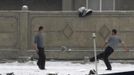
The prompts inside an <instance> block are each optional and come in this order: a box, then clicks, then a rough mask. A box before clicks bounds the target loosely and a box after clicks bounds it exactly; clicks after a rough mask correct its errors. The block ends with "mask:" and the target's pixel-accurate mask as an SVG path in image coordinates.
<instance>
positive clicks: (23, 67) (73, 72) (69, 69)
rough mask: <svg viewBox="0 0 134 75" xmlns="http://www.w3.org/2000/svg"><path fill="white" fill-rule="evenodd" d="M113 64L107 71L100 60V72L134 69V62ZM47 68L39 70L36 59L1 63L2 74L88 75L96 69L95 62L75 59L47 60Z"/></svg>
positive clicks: (0, 70) (0, 71) (0, 72)
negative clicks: (54, 74) (82, 61)
mask: <svg viewBox="0 0 134 75" xmlns="http://www.w3.org/2000/svg"><path fill="white" fill-rule="evenodd" d="M112 66H113V70H112V71H106V70H105V69H106V67H105V64H104V63H103V61H99V63H98V72H99V74H106V73H113V72H114V73H115V72H124V71H133V70H134V64H120V63H112ZM46 69H47V70H39V69H38V67H37V66H36V62H35V61H29V62H27V63H18V62H14V63H1V64H0V74H2V75H6V73H11V72H14V74H15V75H47V74H48V73H51V72H54V73H58V75H87V74H88V73H89V71H90V70H91V69H94V63H87V64H81V63H80V62H74V61H47V62H46Z"/></svg>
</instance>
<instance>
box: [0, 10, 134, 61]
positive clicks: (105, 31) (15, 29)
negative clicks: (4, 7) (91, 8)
mask: <svg viewBox="0 0 134 75" xmlns="http://www.w3.org/2000/svg"><path fill="white" fill-rule="evenodd" d="M133 20H134V12H101V13H99V12H94V13H93V14H92V15H90V16H88V17H84V18H80V17H78V13H76V12H58V11H54V12H43V11H36V12H33V11H1V12H0V58H1V59H3V58H10V59H11V58H19V57H23V56H32V55H33V54H35V52H34V50H32V48H31V46H32V42H33V36H34V35H35V34H36V32H37V29H38V27H39V26H44V28H45V31H44V37H45V41H44V42H45V46H46V48H45V49H46V55H47V58H53V59H83V58H84V56H89V57H92V56H93V43H92V40H91V35H92V33H93V32H95V33H96V34H97V38H96V40H97V50H98V53H99V52H101V51H102V50H101V47H102V46H103V44H104V40H105V39H106V38H107V37H108V36H109V35H110V33H111V32H110V31H111V29H113V28H116V29H118V31H119V35H120V36H121V38H122V39H123V40H124V41H125V42H126V44H127V46H128V47H129V48H131V51H130V52H127V53H126V52H124V50H123V48H121V47H120V48H119V49H117V50H115V52H114V54H113V55H112V56H111V58H112V59H133V58H134V53H133V49H132V48H133V47H134V40H133V38H134V30H133V29H134V21H133ZM61 46H66V47H68V48H71V49H72V51H70V52H61Z"/></svg>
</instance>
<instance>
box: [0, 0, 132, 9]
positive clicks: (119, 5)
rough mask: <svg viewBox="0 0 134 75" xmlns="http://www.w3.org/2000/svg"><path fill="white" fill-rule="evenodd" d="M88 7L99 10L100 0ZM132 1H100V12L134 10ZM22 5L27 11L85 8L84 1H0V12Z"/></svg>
mask: <svg viewBox="0 0 134 75" xmlns="http://www.w3.org/2000/svg"><path fill="white" fill-rule="evenodd" d="M88 2H89V3H88V7H89V8H91V9H93V10H99V9H100V0H88ZM133 3H134V0H102V6H101V7H102V10H134V5H133ZM22 5H28V6H29V10H35V11H62V10H66V11H67V10H69V11H74V10H77V9H78V8H79V7H81V6H86V0H0V10H21V7H22Z"/></svg>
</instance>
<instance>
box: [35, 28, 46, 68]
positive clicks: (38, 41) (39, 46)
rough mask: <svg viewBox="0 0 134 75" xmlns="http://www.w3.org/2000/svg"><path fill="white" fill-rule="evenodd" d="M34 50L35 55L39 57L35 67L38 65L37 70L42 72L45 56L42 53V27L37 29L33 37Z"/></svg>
mask: <svg viewBox="0 0 134 75" xmlns="http://www.w3.org/2000/svg"><path fill="white" fill-rule="evenodd" d="M34 49H35V50H36V51H37V54H38V56H39V59H38V62H37V65H38V67H39V69H41V70H44V69H45V60H46V56H45V53H44V37H43V27H42V26H40V27H39V29H38V33H37V34H36V36H35V37H34Z"/></svg>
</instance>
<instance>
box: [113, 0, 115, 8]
mask: <svg viewBox="0 0 134 75" xmlns="http://www.w3.org/2000/svg"><path fill="white" fill-rule="evenodd" d="M113 11H115V0H113Z"/></svg>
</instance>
